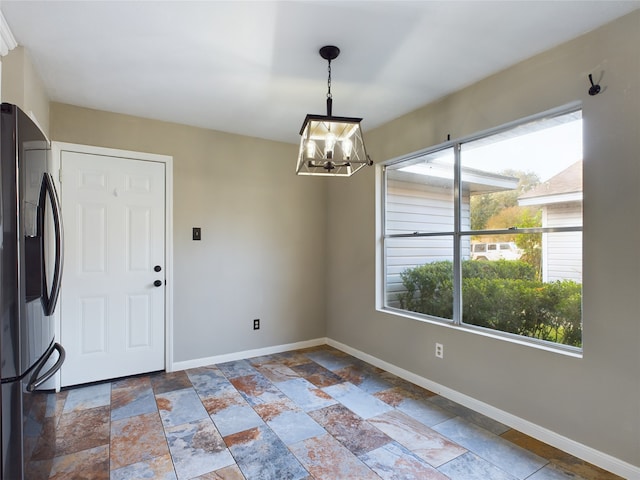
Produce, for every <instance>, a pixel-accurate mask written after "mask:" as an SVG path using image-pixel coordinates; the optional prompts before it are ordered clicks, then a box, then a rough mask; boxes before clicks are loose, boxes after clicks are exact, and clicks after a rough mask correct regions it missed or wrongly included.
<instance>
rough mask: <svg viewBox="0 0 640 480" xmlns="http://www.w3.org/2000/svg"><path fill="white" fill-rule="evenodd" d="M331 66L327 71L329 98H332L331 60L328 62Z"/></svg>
mask: <svg viewBox="0 0 640 480" xmlns="http://www.w3.org/2000/svg"><path fill="white" fill-rule="evenodd" d="M328 62H329V66H328V67H327V70H328V71H329V78H328V79H327V98H332V95H331V60H328Z"/></svg>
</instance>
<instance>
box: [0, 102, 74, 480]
mask: <svg viewBox="0 0 640 480" xmlns="http://www.w3.org/2000/svg"><path fill="white" fill-rule="evenodd" d="M0 109H1V126H0V128H1V132H0V182H1V183H0V188H1V192H0V229H1V230H2V236H0V382H1V390H0V400H1V406H2V411H1V416H0V422H1V429H2V457H1V458H0V462H1V463H0V466H1V468H0V478H1V479H2V480H24V479H29V480H32V479H34V480H35V479H37V478H41V477H42V478H48V472H45V471H44V470H45V469H46V468H47V465H49V466H50V464H51V461H48V462H46V461H45V462H42V461H38V462H31V453H32V452H33V451H34V448H35V446H36V445H37V443H38V437H39V436H41V435H42V431H43V428H44V426H43V425H44V423H45V421H46V418H45V417H46V416H47V409H48V407H49V404H50V402H51V401H52V399H53V397H54V396H53V395H52V389H51V384H52V383H53V380H51V378H52V376H53V375H54V374H55V372H56V371H58V370H59V369H60V367H61V366H62V363H63V362H64V357H65V354H64V349H63V348H62V346H61V345H60V344H58V343H56V341H55V322H54V317H53V314H54V312H55V309H56V304H57V302H58V294H59V292H60V281H61V277H62V264H63V259H62V253H63V244H62V241H63V232H62V218H61V211H60V204H59V201H58V196H57V193H56V189H55V185H54V182H53V178H52V177H51V175H50V174H49V173H48V172H47V167H48V165H49V156H50V152H51V150H50V144H49V141H48V140H47V138H46V136H45V135H44V134H43V133H42V131H41V130H40V129H39V128H38V126H37V125H36V124H35V123H34V122H33V121H32V120H31V119H30V118H29V116H28V115H26V114H25V113H24V112H22V111H21V110H20V109H19V108H18V107H16V106H15V105H11V104H8V103H3V104H2V105H1V107H0ZM54 438H55V437H54Z"/></svg>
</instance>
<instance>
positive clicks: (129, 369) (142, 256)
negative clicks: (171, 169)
mask: <svg viewBox="0 0 640 480" xmlns="http://www.w3.org/2000/svg"><path fill="white" fill-rule="evenodd" d="M61 168H62V182H61V198H62V200H61V203H62V212H63V219H64V226H65V249H64V250H65V251H64V253H65V266H64V275H63V281H62V295H61V302H60V336H61V340H62V344H63V345H64V348H65V349H66V351H67V359H66V361H65V363H64V365H63V367H62V370H61V383H62V386H68V385H76V384H80V383H86V382H94V381H99V380H105V379H110V378H117V377H122V376H126V375H133V374H138V373H144V372H150V371H155V370H162V369H164V358H165V355H164V348H165V298H164V297H165V263H164V262H165V195H166V193H165V165H164V164H163V163H159V162H152V161H144V160H136V159H128V158H118V157H110V156H104V155H95V154H88V153H78V152H67V151H63V152H62V154H61ZM154 282H155V284H154Z"/></svg>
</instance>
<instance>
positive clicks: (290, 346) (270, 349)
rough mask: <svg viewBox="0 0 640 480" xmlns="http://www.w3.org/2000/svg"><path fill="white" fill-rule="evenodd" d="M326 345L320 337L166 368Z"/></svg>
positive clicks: (169, 370) (182, 367) (227, 360)
mask: <svg viewBox="0 0 640 480" xmlns="http://www.w3.org/2000/svg"><path fill="white" fill-rule="evenodd" d="M326 344H327V338H325V337H322V338H315V339H313V340H305V341H303V342H295V343H286V344H283V345H275V346H273V347H264V348H256V349H254V350H243V351H241V352H233V353H226V354H222V355H214V356H213V357H205V358H196V359H194V360H185V361H182V362H173V364H172V365H171V366H170V367H168V368H167V371H168V372H177V371H179V370H187V369H189V368H198V367H206V366H207V365H214V364H216V363H225V362H233V361H235V360H243V359H245V358H252V357H260V356H262V355H273V354H274V353H282V352H287V351H289V350H299V349H301V348H309V347H317V346H318V345H326Z"/></svg>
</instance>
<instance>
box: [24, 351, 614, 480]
mask: <svg viewBox="0 0 640 480" xmlns="http://www.w3.org/2000/svg"><path fill="white" fill-rule="evenodd" d="M50 398H51V401H50V405H49V406H48V409H47V413H46V421H45V423H44V425H43V429H42V434H41V435H39V436H38V437H34V442H33V444H32V445H31V447H30V449H31V452H30V453H31V458H32V464H31V466H32V471H31V472H30V474H29V477H28V478H30V479H38V478H39V477H38V471H45V470H46V471H47V472H49V471H51V475H50V477H49V478H53V479H83V480H90V479H96V480H97V479H112V480H125V479H126V480H130V479H166V480H169V479H179V480H183V479H200V480H214V479H225V480H240V479H246V480H258V479H260V480H262V479H265V480H266V479H274V480H285V479H289V480H295V479H308V480H312V479H317V480H325V479H326V480H339V479H350V480H366V479H381V478H382V479H420V480H431V479H433V480H436V479H441V480H446V479H453V480H458V479H460V480H461V479H464V480H473V479H479V480H488V479H490V480H514V479H529V480H562V479H574V480H575V479H584V480H594V479H598V480H610V479H617V478H620V477H617V476H615V475H613V474H610V473H608V472H605V471H604V470H601V469H599V468H597V467H594V466H592V465H589V464H587V463H585V462H583V461H580V460H578V459H577V458H575V457H572V456H570V455H568V454H566V453H563V452H561V451H559V450H557V449H555V448H553V447H550V446H549V445H545V444H543V443H541V442H538V441H536V440H534V439H532V438H530V437H527V436H526V435H524V434H522V433H520V432H517V431H515V430H512V429H510V428H508V427H507V426H505V425H502V424H500V423H498V422H496V421H494V420H491V419H490V418H487V417H485V416H483V415H480V414H478V413H476V412H473V411H471V410H469V409H467V408H465V407H463V406H461V405H458V404H455V403H453V402H451V401H449V400H447V399H445V398H443V397H440V396H437V395H435V394H433V393H432V392H429V391H427V390H424V389H422V388H420V387H417V386H416V385H413V384H411V383H409V382H406V381H404V380H402V379H400V378H398V377H396V376H394V375H392V374H390V373H388V372H384V371H382V370H380V369H377V368H375V367H372V366H371V365H368V364H366V363H364V362H362V361H360V360H358V359H356V358H354V357H352V356H349V355H347V354H345V353H343V352H340V351H338V350H335V349H333V348H331V347H328V346H322V347H317V348H310V349H304V350H296V351H292V352H286V353H281V354H275V355H268V356H264V357H256V358H250V359H247V360H240V361H234V362H228V363H223V364H218V365H212V366H210V367H204V368H194V369H191V370H187V371H182V372H175V373H170V374H153V375H146V376H140V377H136V378H129V379H124V380H119V381H114V382H111V383H103V384H97V385H92V386H88V387H81V388H75V389H70V390H68V391H64V392H61V393H60V394H57V395H55V396H51V397H50ZM35 438H37V440H35Z"/></svg>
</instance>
